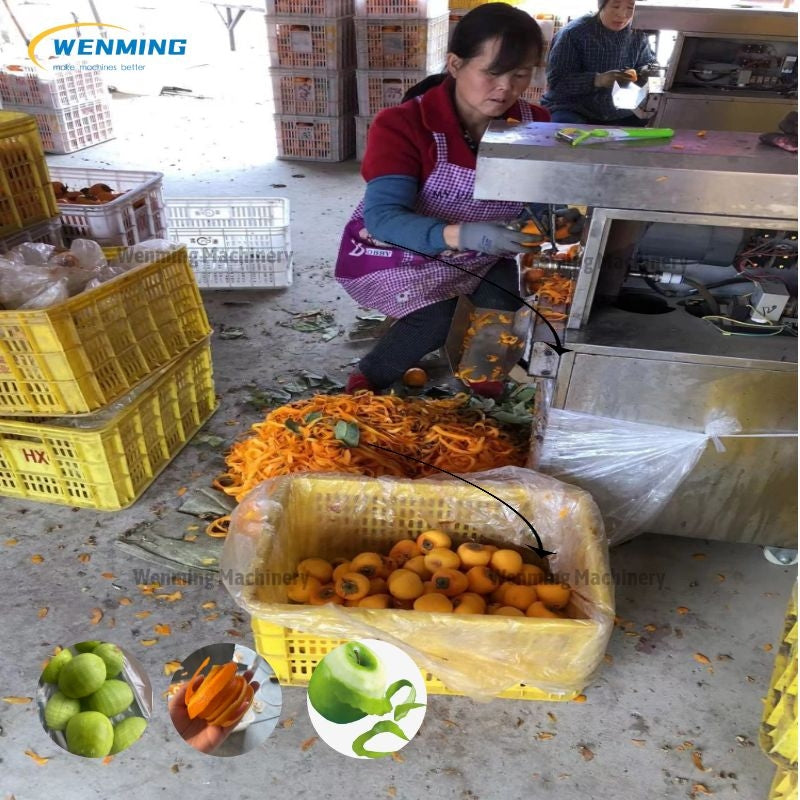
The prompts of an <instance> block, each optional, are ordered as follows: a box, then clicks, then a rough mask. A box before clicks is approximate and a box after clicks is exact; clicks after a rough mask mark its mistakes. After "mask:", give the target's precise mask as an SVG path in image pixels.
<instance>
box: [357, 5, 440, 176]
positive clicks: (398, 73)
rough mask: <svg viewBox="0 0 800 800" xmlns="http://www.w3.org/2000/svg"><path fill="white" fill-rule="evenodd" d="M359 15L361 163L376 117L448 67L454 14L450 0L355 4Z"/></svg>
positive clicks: (359, 155)
mask: <svg viewBox="0 0 800 800" xmlns="http://www.w3.org/2000/svg"><path fill="white" fill-rule="evenodd" d="M355 14H356V19H355V26H356V51H357V64H358V70H357V72H356V75H357V78H356V80H357V84H358V117H357V118H356V157H357V158H358V159H359V160H360V159H361V158H362V157H363V154H364V147H365V145H366V136H367V130H368V128H369V124H370V122H371V121H372V119H373V117H374V116H375V114H377V113H378V112H379V111H381V110H382V109H384V108H389V107H390V106H395V105H397V104H398V103H400V101H401V100H402V98H403V95H404V94H405V93H406V92H407V91H408V90H409V89H410V88H411V87H412V86H414V85H415V84H417V83H419V81H421V80H422V79H423V78H425V77H426V76H428V75H431V74H433V73H436V72H441V71H442V69H443V68H444V62H445V57H446V55H447V42H448V35H449V23H450V15H449V12H448V9H447V0H356V5H355Z"/></svg>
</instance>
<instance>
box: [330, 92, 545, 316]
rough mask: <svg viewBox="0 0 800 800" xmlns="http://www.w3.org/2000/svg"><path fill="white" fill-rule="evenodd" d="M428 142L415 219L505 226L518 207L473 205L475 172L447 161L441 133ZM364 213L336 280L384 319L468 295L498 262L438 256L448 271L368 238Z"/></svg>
mask: <svg viewBox="0 0 800 800" xmlns="http://www.w3.org/2000/svg"><path fill="white" fill-rule="evenodd" d="M417 99H419V98H417ZM520 106H521V111H522V114H521V116H522V121H523V122H530V121H532V120H533V114H532V113H531V109H530V106H528V104H527V103H521V104H520ZM433 138H434V141H435V143H436V165H435V167H434V169H433V172H431V174H430V175H429V176H428V178H427V180H426V181H425V183H424V184H423V186H422V190H421V191H420V192H419V195H418V197H417V205H416V208H415V212H416V213H417V214H422V215H424V216H427V217H434V218H438V219H444V220H448V221H449V222H450V223H451V224H455V223H458V222H510V221H511V220H513V219H516V218H517V217H519V216H520V215H521V214H522V211H523V205H524V204H523V203H508V202H501V201H495V200H474V199H473V197H472V195H473V192H474V188H475V170H473V169H468V168H466V167H459V166H457V165H455V164H451V163H450V162H449V161H448V155H447V139H446V137H445V135H444V134H443V133H436V132H434V133H433ZM363 211H364V201H363V200H362V201H361V202H360V203H359V204H358V207H357V208H356V210H355V211H354V212H353V215H352V217H351V218H350V220H349V222H348V223H347V225H346V226H345V229H344V233H343V235H342V241H341V244H340V246H339V256H338V258H337V260H336V272H335V275H336V280H337V281H338V282H339V283H340V284H341V285H342V287H343V288H344V289H345V291H346V292H347V293H348V294H349V295H350V296H351V297H352V298H353V299H354V300H355V301H356V302H357V303H359V304H360V305H362V306H366V307H367V308H375V309H377V310H378V311H381V312H382V313H384V314H386V315H387V316H390V317H395V318H399V317H404V316H406V315H407V314H410V313H412V312H413V311H416V310H418V309H420V308H424V307H425V306H428V305H431V304H432V303H437V302H439V301H440V300H449V299H450V298H451V297H458V296H459V295H462V294H466V295H469V294H472V292H474V291H475V289H477V287H478V285H479V283H480V280H481V278H482V277H483V276H484V275H486V273H487V272H488V271H489V269H490V268H491V267H492V266H493V265H494V264H495V263H497V261H498V258H497V256H488V255H484V254H480V253H475V252H472V251H466V252H458V253H454V252H451V251H447V252H445V253H441V254H440V257H441V258H442V259H443V260H444V261H446V262H448V263H452V264H456V265H458V266H457V267H455V266H452V267H451V266H447V264H443V263H442V262H441V261H437V260H436V259H433V258H431V257H430V256H421V255H417V254H416V253H412V252H410V251H408V250H403V249H402V248H399V247H392V246H391V245H387V244H384V243H383V242H379V241H378V240H376V239H373V238H372V237H370V236H369V234H368V233H367V230H366V227H365V225H364V217H363ZM458 267H461V268H462V269H459V268H458ZM463 270H468V272H465V271H463ZM470 273H471V274H470Z"/></svg>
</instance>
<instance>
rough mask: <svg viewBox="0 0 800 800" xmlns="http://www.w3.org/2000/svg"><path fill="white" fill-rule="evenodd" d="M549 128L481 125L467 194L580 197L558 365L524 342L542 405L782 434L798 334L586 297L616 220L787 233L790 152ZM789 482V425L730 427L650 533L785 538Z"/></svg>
mask: <svg viewBox="0 0 800 800" xmlns="http://www.w3.org/2000/svg"><path fill="white" fill-rule="evenodd" d="M561 127H564V126H563V125H553V124H542V123H538V124H537V123H531V124H528V125H517V126H513V127H512V126H510V125H507V124H505V123H493V124H492V126H491V127H490V130H489V131H488V132H487V134H486V135H485V136H484V139H483V141H482V143H481V148H480V152H479V156H478V167H477V176H476V182H475V196H476V197H478V198H481V199H494V200H515V201H524V202H544V203H555V204H559V205H566V204H573V205H586V206H590V207H591V214H590V223H589V226H588V231H587V234H586V237H585V242H584V252H583V256H582V261H581V264H580V271H579V273H578V280H577V286H576V292H575V298H574V302H573V306H572V309H571V312H570V317H569V320H568V327H567V331H566V334H565V338H566V342H565V344H566V346H567V347H568V348H569V349H570V352H569V353H566V354H565V355H564V356H562V357H561V359H560V363H559V359H557V358H556V357H555V355H554V354H553V351H552V350H551V349H550V348H547V347H544V346H541V345H540V346H537V347H536V348H534V357H533V359H532V370H531V372H532V374H534V375H537V376H542V375H548V374H549V375H555V378H554V379H553V380H552V384H553V385H552V386H551V387H549V392H548V393H549V394H550V395H551V396H552V404H553V406H554V407H557V408H565V409H569V410H574V411H580V412H585V413H590V414H596V415H599V416H606V417H612V418H616V419H626V420H631V421H636V422H646V423H652V424H660V425H666V426H669V427H675V428H679V429H682V430H693V431H702V430H704V428H705V423H706V421H707V419H708V416H709V414H710V413H712V412H718V413H719V412H722V413H727V414H729V415H732V416H734V417H736V418H737V419H738V420H739V422H740V423H741V425H742V427H743V432H744V433H754V434H761V433H776V432H790V433H791V432H796V420H797V343H796V339H791V338H788V337H769V338H758V339H751V338H744V337H731V336H724V335H722V334H720V333H719V331H717V330H716V329H715V328H714V327H712V326H711V325H710V324H708V323H706V322H704V321H702V320H700V319H697V318H695V317H692V316H691V315H689V314H688V313H686V312H685V311H683V310H682V309H676V310H674V311H673V312H671V313H665V314H662V315H655V316H654V315H642V314H634V313H629V312H625V311H622V310H620V309H617V308H613V307H608V306H602V305H601V304H599V303H596V302H595V300H596V295H597V287H598V283H599V281H600V280H601V279H602V278H603V273H604V269H608V261H607V256H608V253H609V251H610V250H611V249H613V247H614V245H615V239H617V238H619V231H620V230H623V229H624V230H626V231H627V233H628V235H635V232H636V230H637V226H638V225H642V226H644V225H646V224H647V223H650V222H668V223H673V224H675V225H676V230H679V229H680V226H684V225H712V226H720V227H734V228H745V229H748V228H752V229H758V230H760V229H774V230H787V229H788V230H793V231H796V230H797V157H796V156H794V155H792V154H789V153H786V152H785V151H781V150H777V149H774V148H770V147H766V146H764V145H760V144H759V143H758V141H757V135H756V134H749V133H730V132H720V131H708V132H707V133H702V132H698V131H678V132H676V135H675V136H674V138H672V139H671V140H663V141H659V142H650V143H632V142H625V143H621V142H616V143H615V142H603V143H596V144H591V145H581V146H578V147H571V146H569V145H567V144H565V143H563V142H559V141H557V140H556V139H555V132H556V130H558V129H559V128H561ZM581 127H585V126H581ZM700 133H702V135H698V134H700ZM630 231H633V232H634V234H630ZM604 260H605V266H604ZM796 485H797V441H796V438H770V437H766V438H752V439H745V438H743V439H729V440H727V441H726V450H725V452H724V453H717V452H716V450H715V449H714V448H713V447H708V448H707V451H706V453H705V454H704V455H703V457H702V458H701V460H700V462H699V463H698V465H697V466H696V468H695V469H694V471H693V472H692V473H691V475H689V476H688V477H687V479H686V480H685V481H684V483H683V484H682V485H681V487H680V489H679V491H678V493H677V494H676V495H675V496H674V497H673V498H672V500H671V501H670V503H669V504H668V506H667V507H666V508H665V509H664V510H663V512H662V513H661V514H660V515H659V517H658V518H657V519H655V520H654V521H653V523H652V530H653V531H654V532H661V533H672V534H680V535H684V536H697V537H707V538H715V539H727V540H734V541H755V542H760V543H762V544H770V545H776V546H789V545H792V546H794V545H793V543H795V542H796V531H797V494H796Z"/></svg>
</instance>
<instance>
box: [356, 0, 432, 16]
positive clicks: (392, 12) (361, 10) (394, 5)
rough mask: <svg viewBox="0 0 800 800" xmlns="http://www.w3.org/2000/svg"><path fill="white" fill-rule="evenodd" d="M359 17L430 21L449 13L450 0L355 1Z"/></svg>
mask: <svg viewBox="0 0 800 800" xmlns="http://www.w3.org/2000/svg"><path fill="white" fill-rule="evenodd" d="M355 4H356V5H355V13H356V16H357V17H416V18H417V19H430V18H431V17H440V16H441V15H442V14H446V13H447V4H448V0H355Z"/></svg>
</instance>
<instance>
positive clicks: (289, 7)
mask: <svg viewBox="0 0 800 800" xmlns="http://www.w3.org/2000/svg"><path fill="white" fill-rule="evenodd" d="M267 14H269V15H270V16H275V15H276V14H277V15H284V16H301V17H334V18H335V17H351V16H352V15H353V0H267Z"/></svg>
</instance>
